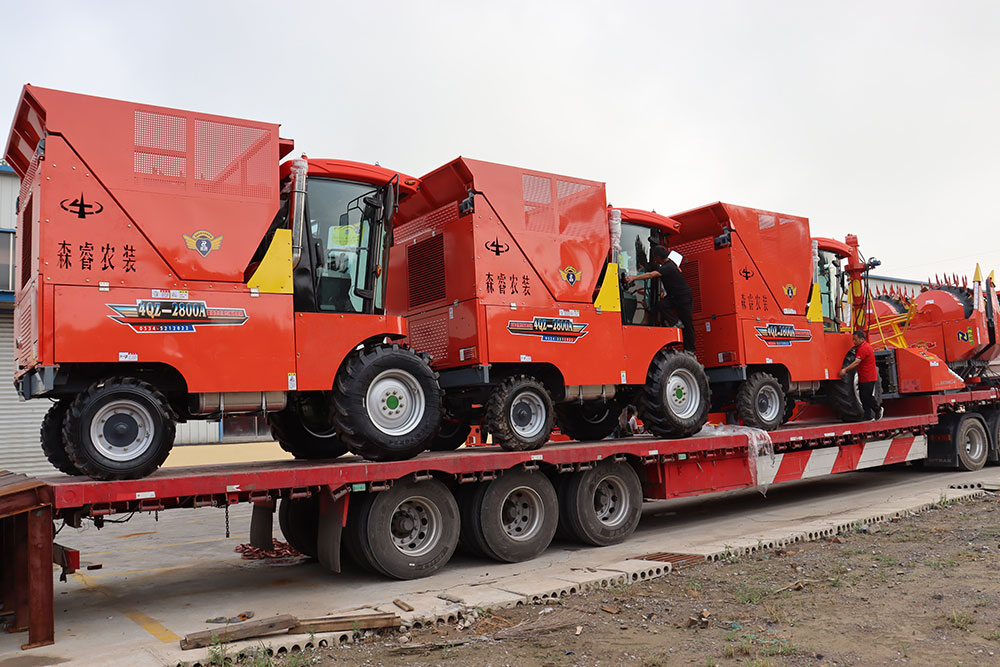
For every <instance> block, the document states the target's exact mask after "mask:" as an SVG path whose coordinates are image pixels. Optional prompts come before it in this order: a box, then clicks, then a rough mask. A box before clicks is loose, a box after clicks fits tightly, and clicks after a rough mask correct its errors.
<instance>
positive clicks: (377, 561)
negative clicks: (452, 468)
mask: <svg viewBox="0 0 1000 667" xmlns="http://www.w3.org/2000/svg"><path fill="white" fill-rule="evenodd" d="M366 509H367V511H366V512H363V514H364V516H363V519H364V524H365V525H364V528H365V530H364V535H362V536H361V545H360V546H361V549H362V550H365V549H367V550H369V553H370V554H371V559H372V564H373V565H374V566H375V567H376V568H377V569H378V570H379V572H381V573H382V574H384V575H386V576H388V577H392V578H394V579H417V578H419V577H426V576H428V575H431V574H433V573H435V572H437V571H438V570H439V569H441V568H442V567H444V565H445V564H446V563H447V562H448V560H449V559H450V558H451V556H452V554H453V553H455V548H456V547H457V546H458V533H459V525H460V518H459V515H458V503H456V502H455V498H454V496H452V495H451V491H449V490H448V487H446V486H445V485H444V484H442V483H441V482H439V481H438V480H436V479H429V480H424V481H420V482H416V481H413V480H403V481H397V482H396V483H395V484H393V485H392V486H391V487H390V488H389V489H388V490H386V491H380V492H379V493H376V494H373V496H372V498H371V501H370V503H369V504H368V506H367V508H366Z"/></svg>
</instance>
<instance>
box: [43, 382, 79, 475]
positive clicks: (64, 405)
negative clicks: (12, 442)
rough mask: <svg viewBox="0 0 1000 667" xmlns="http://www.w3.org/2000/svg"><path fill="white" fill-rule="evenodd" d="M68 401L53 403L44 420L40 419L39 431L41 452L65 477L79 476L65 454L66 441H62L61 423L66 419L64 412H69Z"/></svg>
mask: <svg viewBox="0 0 1000 667" xmlns="http://www.w3.org/2000/svg"><path fill="white" fill-rule="evenodd" d="M69 404H70V401H69V400H68V399H65V398H64V399H61V400H60V401H58V402H57V403H53V404H52V407H50V408H49V410H48V412H46V413H45V418H44V419H42V427H41V429H39V431H40V434H39V435H40V438H41V442H42V452H44V454H45V458H47V459H48V460H49V463H51V464H52V465H53V466H54V467H55V469H56V470H58V471H59V472H63V473H66V474H67V475H79V474H80V471H79V470H77V469H76V466H75V465H74V464H73V462H72V461H71V460H70V458H69V455H68V454H67V453H66V441H65V440H64V439H63V430H62V429H63V421H64V420H65V419H66V412H67V411H68V410H69Z"/></svg>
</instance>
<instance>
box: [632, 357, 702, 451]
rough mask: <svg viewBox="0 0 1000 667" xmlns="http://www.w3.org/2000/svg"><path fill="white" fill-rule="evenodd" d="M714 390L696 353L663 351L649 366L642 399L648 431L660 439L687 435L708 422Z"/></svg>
mask: <svg viewBox="0 0 1000 667" xmlns="http://www.w3.org/2000/svg"><path fill="white" fill-rule="evenodd" d="M711 404H712V401H711V392H710V390H709V387H708V376H707V375H706V374H705V368H704V367H703V366H702V365H701V364H699V363H698V360H697V359H695V357H694V355H691V354H688V353H686V352H681V351H679V350H670V349H665V350H660V351H659V352H658V353H657V354H656V356H655V357H654V358H653V362H652V363H651V364H650V365H649V372H648V374H647V375H646V386H645V387H644V388H643V395H642V399H641V400H640V401H639V405H638V406H637V407H638V408H639V418H640V419H642V423H643V425H645V427H646V430H648V431H650V432H651V433H653V435H656V436H659V437H661V438H686V437H688V436H690V435H694V434H695V433H697V432H698V431H700V430H701V427H702V426H704V425H705V422H707V421H708V410H709V407H710V406H711Z"/></svg>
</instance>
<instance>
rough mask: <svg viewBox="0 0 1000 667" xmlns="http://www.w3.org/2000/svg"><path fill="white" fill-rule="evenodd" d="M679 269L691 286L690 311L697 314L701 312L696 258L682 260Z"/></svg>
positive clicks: (699, 273) (698, 271)
mask: <svg viewBox="0 0 1000 667" xmlns="http://www.w3.org/2000/svg"><path fill="white" fill-rule="evenodd" d="M680 269H681V275H682V276H684V282H686V283H687V284H688V287H690V288H691V312H692V314H698V313H700V312H701V271H700V270H699V269H698V260H693V259H692V260H684V261H682V262H681V266H680Z"/></svg>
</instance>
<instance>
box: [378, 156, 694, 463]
mask: <svg viewBox="0 0 1000 667" xmlns="http://www.w3.org/2000/svg"><path fill="white" fill-rule="evenodd" d="M420 180H421V188H420V191H419V192H418V193H416V194H415V195H414V196H412V197H410V198H407V199H405V200H403V201H402V202H401V203H400V208H399V214H398V217H399V221H398V224H397V227H396V231H395V240H394V245H393V251H392V253H391V255H390V270H391V272H392V273H393V275H404V276H406V279H405V280H403V281H399V282H394V283H393V284H392V286H391V287H390V292H389V295H388V300H387V303H388V304H389V307H390V309H391V310H393V311H395V312H405V313H406V314H407V316H408V325H409V337H408V341H409V343H410V344H411V345H412V346H413V347H414V348H416V349H417V350H420V351H422V352H426V353H428V354H431V355H432V357H433V362H432V364H433V366H434V368H435V369H436V370H437V371H438V373H439V374H440V379H441V385H442V387H443V388H444V389H445V392H446V408H447V411H448V418H447V419H446V424H445V426H444V427H443V429H442V433H441V437H439V439H438V442H437V443H436V445H435V447H436V448H439V449H448V448H453V447H457V446H459V445H460V444H461V443H462V442H464V441H465V434H467V433H468V428H469V425H475V424H479V425H481V426H482V427H483V428H484V429H485V430H486V431H487V432H488V433H489V434H490V435H491V436H492V439H493V442H494V443H496V444H499V445H500V446H502V447H504V448H506V449H515V450H517V449H520V450H525V449H535V448H537V447H541V446H542V445H543V444H544V443H545V442H546V441H547V440H548V437H549V434H550V432H551V430H552V428H553V424H554V423H555V422H558V424H559V426H560V429H561V430H562V431H563V433H565V434H566V435H569V436H570V437H572V438H574V439H578V440H596V439H601V438H604V437H607V436H608V435H610V434H611V433H612V432H613V431H614V430H615V428H616V426H617V423H618V416H619V413H620V412H621V410H622V408H624V407H625V406H626V405H628V404H636V405H637V407H638V409H639V412H640V416H641V417H642V419H643V422H644V423H645V425H646V426H647V428H648V429H649V430H650V431H652V432H653V433H656V434H657V435H660V436H663V437H684V436H688V435H691V434H693V433H695V432H697V431H698V430H700V429H701V427H702V425H704V423H705V421H706V419H707V415H708V405H709V400H708V398H709V394H708V384H707V378H706V377H705V375H704V371H703V369H702V367H701V365H700V364H698V363H697V361H696V360H695V359H694V357H693V356H691V355H689V354H685V353H684V352H683V351H682V350H681V344H680V343H681V335H680V330H679V329H676V328H672V327H659V326H651V325H652V322H651V321H650V319H649V317H648V313H649V307H650V304H651V303H652V302H651V301H650V300H649V299H651V298H652V297H651V296H649V297H648V298H647V296H646V295H641V296H639V295H636V293H634V292H631V291H626V292H623V291H622V290H621V280H620V278H621V275H620V271H623V270H625V269H629V270H631V268H632V267H633V266H635V267H638V266H641V265H644V264H645V263H646V262H647V261H648V257H649V230H648V229H646V230H645V233H644V235H643V236H642V238H639V236H638V233H637V232H636V233H634V234H633V232H632V231H630V227H629V225H628V224H621V225H620V226H619V225H618V223H617V213H618V211H616V210H614V209H609V208H608V206H607V201H606V198H605V190H604V184H603V183H598V182H594V181H587V180H582V179H577V178H572V177H567V176H558V175H555V174H549V173H544V172H538V171H532V170H527V169H521V168H517V167H511V166H505V165H498V164H492V163H488V162H481V161H478V160H470V159H467V158H458V159H457V160H454V161H453V162H450V163H449V164H446V165H445V166H443V167H441V168H439V169H437V170H435V171H433V172H431V173H430V174H427V175H426V176H424V177H422V178H421V179H420ZM650 215H651V216H654V217H656V218H657V219H660V218H662V216H655V214H650ZM664 220H666V219H664ZM671 228H673V227H672V226H671ZM616 236H617V238H616ZM613 244H615V245H617V248H616V249H615V250H614V251H612V246H613ZM446 258H447V260H446ZM615 260H617V261H615ZM623 318H625V319H626V320H631V324H634V326H623Z"/></svg>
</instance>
